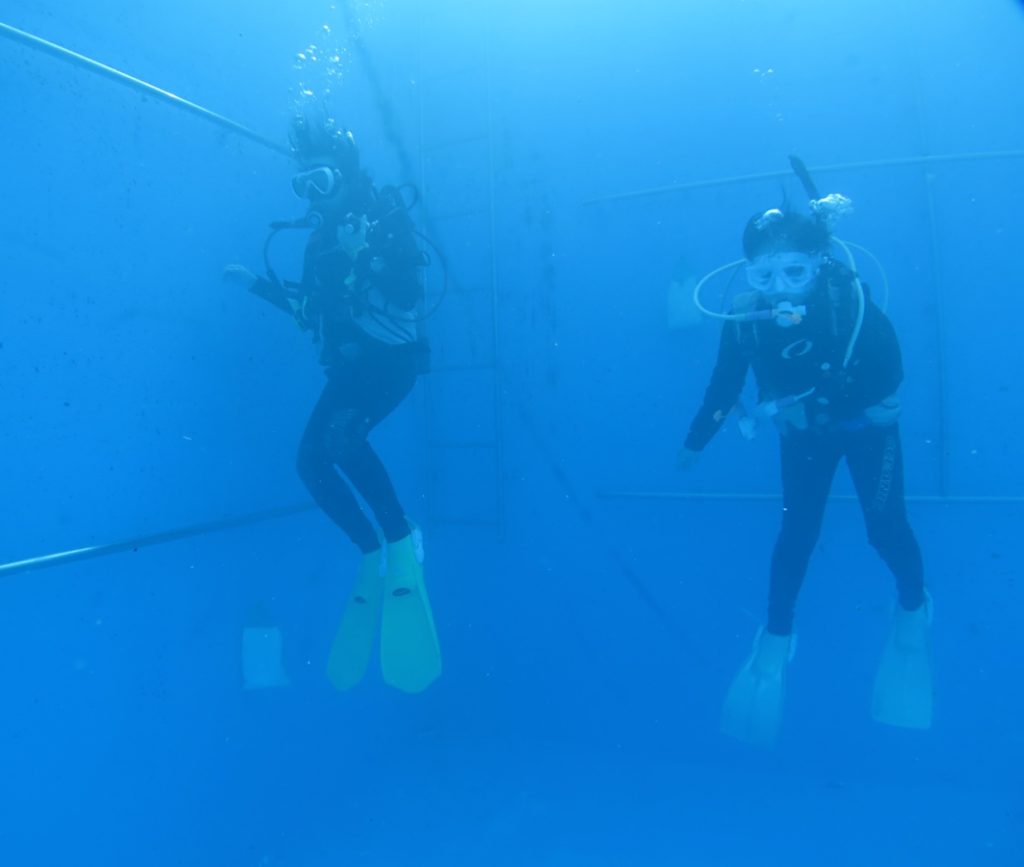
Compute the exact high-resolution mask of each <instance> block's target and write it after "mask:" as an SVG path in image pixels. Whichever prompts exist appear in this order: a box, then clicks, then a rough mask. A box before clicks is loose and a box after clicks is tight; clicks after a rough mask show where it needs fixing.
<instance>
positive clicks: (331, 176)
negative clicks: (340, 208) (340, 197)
mask: <svg viewBox="0 0 1024 867" xmlns="http://www.w3.org/2000/svg"><path fill="white" fill-rule="evenodd" d="M340 182H341V172H339V171H338V170H337V169H333V168H331V167H330V166H317V167H316V168H313V169H307V170H306V171H304V172H299V173H298V174H297V175H295V176H294V177H292V192H294V193H295V195H296V196H298V197H299V198H300V199H326V198H327V197H328V196H330V195H331V193H333V192H334V191H335V190H336V189H337V188H338V184H339V183H340Z"/></svg>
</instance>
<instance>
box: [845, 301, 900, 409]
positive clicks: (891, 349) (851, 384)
mask: <svg viewBox="0 0 1024 867" xmlns="http://www.w3.org/2000/svg"><path fill="white" fill-rule="evenodd" d="M902 381H903V358H902V354H901V352H900V344H899V340H898V339H897V337H896V329H895V328H893V325H892V322H891V321H890V320H889V317H888V316H886V315H885V314H884V313H883V312H882V311H881V310H880V309H879V308H878V307H877V306H876V305H875V304H874V303H873V302H871V301H868V303H867V306H866V308H865V310H864V325H863V327H862V330H861V335H860V339H859V340H858V342H857V347H856V349H855V350H854V354H853V359H852V361H851V364H850V369H849V371H848V372H847V375H846V377H845V382H843V385H842V388H841V390H840V393H839V394H837V395H835V396H834V400H835V402H836V403H837V404H838V408H839V409H840V411H841V413H842V414H843V415H845V416H848V417H852V416H854V415H857V414H860V413H862V412H863V411H864V410H865V409H867V408H868V407H869V406H874V405H875V404H877V403H880V402H881V401H882V400H883V399H885V398H887V397H889V395H891V394H894V393H895V392H896V390H897V389H898V388H899V386H900V383H901V382H902Z"/></svg>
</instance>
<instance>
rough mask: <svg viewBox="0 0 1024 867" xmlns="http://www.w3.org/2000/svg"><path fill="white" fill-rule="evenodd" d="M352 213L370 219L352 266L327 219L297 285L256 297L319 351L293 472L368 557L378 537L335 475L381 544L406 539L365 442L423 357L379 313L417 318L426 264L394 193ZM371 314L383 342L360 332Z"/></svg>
mask: <svg viewBox="0 0 1024 867" xmlns="http://www.w3.org/2000/svg"><path fill="white" fill-rule="evenodd" d="M351 209H352V212H353V213H355V214H366V215H367V217H368V219H369V221H370V223H371V226H372V228H371V230H370V231H369V232H368V233H367V246H366V247H365V248H364V249H363V250H361V251H360V252H359V253H358V254H357V255H356V256H355V258H354V259H353V258H351V257H350V256H349V255H348V254H347V253H346V252H345V251H344V250H343V249H342V248H341V247H339V245H338V243H337V238H338V232H339V231H344V226H343V225H339V224H337V223H333V222H330V221H328V222H327V223H325V224H324V225H323V226H321V227H320V228H319V229H317V230H316V231H315V232H313V234H312V235H311V237H310V239H309V242H308V244H307V246H306V253H305V262H304V267H303V276H302V282H301V283H300V284H299V285H298V286H297V287H294V288H292V289H291V290H288V291H286V290H284V289H282V287H280V286H279V285H278V284H275V283H272V282H270V281H268V280H262V279H261V280H258V281H257V282H256V283H255V284H254V286H253V287H252V291H253V292H254V293H255V294H257V295H259V296H261V297H263V298H266V299H267V300H268V301H271V302H272V303H273V304H275V305H276V306H278V307H280V308H281V309H282V310H285V311H287V312H289V313H293V314H294V315H295V317H296V319H297V320H298V321H299V324H300V325H302V326H303V327H305V328H308V329H310V330H312V331H314V333H315V336H316V338H317V339H318V340H319V341H320V343H321V353H320V362H321V364H323V366H324V369H325V372H326V373H327V383H326V385H325V386H324V390H323V392H322V394H321V395H320V399H319V400H318V401H317V404H316V406H315V407H314V409H313V412H312V414H311V415H310V418H309V422H308V424H307V425H306V430H305V433H303V435H302V440H301V442H300V444H299V451H298V457H297V462H296V463H297V469H298V473H299V476H300V477H301V478H302V481H303V482H304V483H305V485H306V487H307V488H308V489H309V492H310V494H312V496H313V499H314V500H315V501H316V503H317V505H319V506H320V508H321V509H323V511H324V512H325V513H326V514H327V515H328V517H330V518H331V520H332V521H334V523H335V524H337V525H338V526H339V527H341V529H342V530H344V531H345V533H346V534H347V535H348V536H349V538H350V539H352V541H353V542H354V543H355V544H356V545H358V546H359V548H360V550H362V551H363V552H364V553H369V552H370V551H374V550H376V549H377V548H378V547H380V542H379V540H378V537H377V532H376V530H375V529H374V527H373V524H372V523H371V522H370V520H369V519H368V518H367V516H366V515H365V514H364V512H363V510H362V509H361V508H360V506H359V504H358V502H357V501H356V498H355V496H354V495H353V493H352V491H351V490H350V488H349V486H348V484H346V482H345V480H344V479H343V478H342V477H341V476H340V475H339V474H338V472H337V470H341V472H342V473H343V474H344V475H345V477H346V478H347V479H348V481H349V482H351V484H352V486H353V487H355V489H356V490H357V491H358V492H359V495H360V496H361V497H362V498H363V500H364V501H365V502H366V503H367V505H368V506H369V507H370V509H371V510H372V511H373V514H374V517H375V518H376V519H377V523H378V524H379V526H380V528H381V531H382V532H383V534H384V538H385V540H386V541H388V542H395V541H398V540H399V539H402V538H404V537H405V536H408V535H409V526H408V523H407V521H406V518H405V512H404V510H403V508H402V505H401V503H400V502H399V500H398V496H397V495H396V493H395V489H394V486H393V485H392V483H391V479H390V477H389V476H388V473H387V470H386V469H385V467H384V464H383V463H382V462H381V460H380V458H379V457H378V456H377V453H376V452H375V451H374V450H373V448H372V447H371V446H370V443H369V442H368V441H367V435H368V434H369V432H370V431H371V430H372V429H373V428H374V427H375V426H376V425H377V424H378V423H379V422H380V421H382V420H383V419H384V418H385V417H386V416H387V415H389V414H390V413H391V412H392V410H394V409H395V408H396V407H397V406H398V405H399V404H400V403H401V402H402V401H403V400H404V399H405V397H406V395H408V394H409V392H410V391H411V390H412V387H413V385H414V383H415V381H416V376H417V371H418V370H419V368H420V366H421V361H422V355H423V353H424V352H425V351H426V350H425V344H424V343H423V342H422V341H420V340H418V339H416V337H415V333H414V332H415V326H414V325H410V324H409V323H408V322H407V321H406V322H403V321H402V318H403V317H401V316H397V317H396V316H394V314H393V312H392V313H391V314H389V313H387V312H383V311H382V307H381V305H382V304H386V305H387V310H388V311H402V312H403V313H404V315H405V317H411V316H412V315H413V311H414V310H415V307H416V304H417V303H418V301H419V300H420V298H421V293H422V289H421V282H420V277H419V268H420V266H421V265H422V264H423V262H422V255H421V254H420V252H419V250H418V249H417V247H416V243H415V238H414V236H413V232H412V226H411V222H410V221H409V219H408V216H407V215H406V213H405V209H404V207H403V206H402V204H401V202H400V199H399V198H398V194H397V193H389V192H388V191H387V190H385V191H382V194H380V195H378V194H376V193H375V192H374V191H372V189H370V188H369V187H367V189H366V192H365V194H364V195H363V196H362V197H361V200H360V201H358V202H354V203H351ZM371 293H373V295H374V297H375V298H376V299H377V300H376V301H374V300H371ZM368 310H369V311H370V318H371V319H372V323H373V325H374V326H375V333H378V334H383V335H384V339H378V338H377V337H374V336H371V335H370V334H369V333H367V331H366V330H364V328H362V327H360V325H359V324H357V322H356V319H355V317H356V316H358V315H359V314H363V315H364V317H365V316H366V314H367V311H368ZM336 468H337V469H336Z"/></svg>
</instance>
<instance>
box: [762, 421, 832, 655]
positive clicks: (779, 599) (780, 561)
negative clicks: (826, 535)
mask: <svg viewBox="0 0 1024 867" xmlns="http://www.w3.org/2000/svg"><path fill="white" fill-rule="evenodd" d="M841 454H842V452H841V449H840V446H839V444H838V443H837V442H836V440H835V439H834V438H833V437H831V436H829V435H825V434H816V433H809V432H791V433H788V434H785V435H784V436H782V437H781V463H782V529H781V530H780V531H779V536H778V539H777V540H776V542H775V550H774V551H773V553H772V562H771V577H770V585H769V590H768V623H767V627H766V628H767V631H768V632H770V633H773V634H775V635H789V634H790V632H792V631H793V612H794V609H795V607H796V600H797V596H799V594H800V588H801V586H802V585H803V580H804V575H805V574H806V573H807V566H808V563H809V562H810V559H811V553H812V552H813V551H814V546H815V545H816V544H817V541H818V535H819V534H820V532H821V522H822V519H823V517H824V515H825V504H826V502H827V501H828V493H829V489H830V488H831V486H832V478H833V476H834V475H835V471H836V466H838V464H839V458H840V457H841Z"/></svg>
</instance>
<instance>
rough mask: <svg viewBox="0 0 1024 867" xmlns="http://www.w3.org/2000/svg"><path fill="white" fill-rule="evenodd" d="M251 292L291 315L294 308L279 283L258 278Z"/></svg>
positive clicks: (251, 287)
mask: <svg viewBox="0 0 1024 867" xmlns="http://www.w3.org/2000/svg"><path fill="white" fill-rule="evenodd" d="M249 291H250V292H252V294H253V295H256V296H258V297H260V298H262V299H263V300H264V301H269V302H270V303H271V304H273V305H274V306H275V307H277V308H279V309H281V310H283V311H285V312H286V313H291V312H292V308H291V305H290V304H289V303H288V298H287V296H286V295H285V294H284V289H282V288H281V286H280V285H278V284H277V283H271V282H270V281H269V280H267V279H266V278H264V277H257V278H256V280H255V281H254V282H253V284H252V286H250V287H249Z"/></svg>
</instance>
